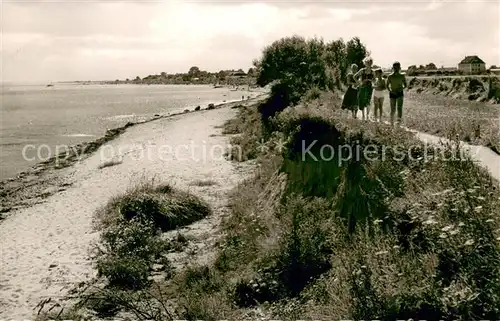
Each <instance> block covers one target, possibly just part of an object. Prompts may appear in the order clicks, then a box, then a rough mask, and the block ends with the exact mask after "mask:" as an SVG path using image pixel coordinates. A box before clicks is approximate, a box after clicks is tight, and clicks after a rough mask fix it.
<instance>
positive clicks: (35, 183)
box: [0, 93, 267, 224]
mask: <svg viewBox="0 0 500 321" xmlns="http://www.w3.org/2000/svg"><path fill="white" fill-rule="evenodd" d="M265 97H267V94H266V93H261V94H259V95H257V96H256V97H253V98H250V99H246V100H233V101H229V102H222V103H218V104H213V107H211V106H212V104H209V106H208V107H206V108H200V109H199V110H195V109H189V111H187V110H188V108H190V107H186V109H185V110H184V111H182V112H174V113H170V114H166V115H159V116H154V117H152V118H149V119H146V120H141V121H136V122H127V123H126V124H125V125H123V126H120V127H116V128H113V129H109V130H107V131H106V133H105V134H104V136H101V137H99V138H97V139H95V140H92V141H89V142H83V143H79V144H76V145H73V146H71V148H69V150H67V151H65V152H62V153H59V154H57V155H55V156H53V157H51V158H50V159H48V160H46V161H42V162H38V163H36V164H35V165H33V166H30V167H29V168H28V169H26V170H23V171H21V172H20V173H18V174H17V175H16V176H15V177H11V178H7V179H4V180H1V181H0V196H1V197H2V201H1V203H0V224H1V222H2V220H3V219H5V218H6V217H7V216H8V215H7V214H8V213H10V212H13V211H15V210H17V209H22V208H25V207H29V206H32V205H35V204H37V203H41V202H43V200H44V199H45V198H47V197H49V196H51V195H53V194H55V193H57V192H60V191H63V190H65V189H66V187H69V186H71V185H72V184H73V182H69V181H68V180H67V179H65V178H64V177H61V176H64V175H60V174H61V173H60V172H58V171H59V170H62V169H67V168H69V167H71V166H72V165H74V164H75V163H78V162H80V161H82V160H85V159H86V158H88V157H89V156H91V155H92V154H93V153H94V152H95V151H97V150H98V149H99V148H100V147H101V146H102V145H104V144H106V143H108V142H110V141H112V140H114V139H115V138H117V137H119V136H120V135H121V134H123V133H124V132H125V131H126V130H127V129H128V128H130V127H133V126H136V125H142V124H146V123H149V122H153V121H156V120H160V119H165V118H170V117H174V116H178V115H183V114H187V113H193V112H198V111H204V110H211V109H218V108H224V107H229V108H234V107H235V106H238V105H240V104H247V103H255V102H258V101H260V100H262V99H263V98H265ZM191 108H192V107H191Z"/></svg>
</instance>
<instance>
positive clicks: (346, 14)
mask: <svg viewBox="0 0 500 321" xmlns="http://www.w3.org/2000/svg"><path fill="white" fill-rule="evenodd" d="M498 10H499V4H498V2H496V1H495V2H491V1H490V2H488V1H483V2H478V1H476V0H475V1H453V2H451V1H449V2H446V1H440V0H435V1H412V2H401V1H374V2H366V1H364V0H363V1H361V0H359V1H357V0H355V1H350V2H347V1H345V0H343V1H340V0H339V1H314V2H310V1H309V2H308V1H294V0H292V1H270V2H264V1H260V2H259V1H258V2H256V1H249V0H248V1H247V0H238V1H229V0H228V1H222V0H220V1H203V0H198V1H179V0H177V1H176V0H171V1H168V2H157V1H144V2H141V1H126V2H125V1H124V2H120V1H104V2H95V1H93V0H92V1H91V0H85V1H71V2H57V3H55V2H50V1H49V2H32V1H30V2H22V1H7V2H5V1H4V3H3V20H2V43H3V47H2V49H1V54H2V66H3V74H2V78H3V80H24V79H40V80H42V79H43V80H47V79H48V80H57V79H61V80H73V79H115V78H132V77H135V76H136V75H139V76H145V75H147V74H151V73H159V72H161V71H167V72H183V71H186V70H187V69H188V68H189V67H190V66H192V65H198V66H200V68H202V69H208V70H220V69H226V68H243V69H246V68H248V67H250V66H251V62H252V60H253V59H254V58H257V57H258V56H259V55H260V53H261V50H262V48H263V47H264V46H266V45H268V44H270V43H271V42H272V41H274V40H277V39H279V38H280V37H284V36H291V35H293V34H299V35H302V36H305V37H312V36H318V37H323V38H324V39H325V40H327V41H329V40H334V39H338V38H339V37H342V38H344V39H345V40H348V39H350V38H352V37H354V36H359V37H360V38H361V40H362V41H363V42H364V43H366V45H367V46H368V48H369V49H370V50H371V52H372V55H373V58H374V59H375V61H376V63H377V64H380V65H383V66H385V65H390V63H391V62H392V61H393V60H396V59H397V60H400V61H401V62H402V64H403V65H408V64H425V63H428V62H431V61H433V62H435V63H436V64H441V63H442V64H445V65H455V64H456V62H457V60H459V59H460V58H461V57H463V55H465V54H478V55H479V56H481V57H482V58H483V59H484V60H486V62H487V63H491V64H499V63H500V59H499V57H498V41H499V37H500V36H499V31H498V30H499V29H500V28H496V26H499V11H498ZM471 48H472V49H473V50H472V49H471ZM472 51H473V52H472Z"/></svg>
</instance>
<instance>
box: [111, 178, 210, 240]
mask: <svg viewBox="0 0 500 321" xmlns="http://www.w3.org/2000/svg"><path fill="white" fill-rule="evenodd" d="M106 211H107V212H108V213H107V214H104V215H105V216H108V217H120V218H123V219H125V220H132V219H136V220H138V221H140V222H143V223H145V224H149V223H152V224H153V225H154V227H156V228H159V229H161V230H162V231H169V230H173V229H176V228H178V227H182V226H185V225H188V224H191V223H193V222H195V221H198V220H200V219H202V218H204V217H206V216H208V215H210V213H211V210H210V208H209V207H208V205H207V204H206V203H205V202H203V201H201V200H200V199H198V198H197V197H194V196H192V195H190V194H188V193H185V192H182V191H178V190H175V189H173V188H171V187H170V186H168V185H163V186H158V187H153V186H145V187H141V188H139V189H136V190H135V191H133V192H132V193H129V194H126V195H124V196H122V197H119V198H116V199H115V200H113V201H112V202H111V203H110V204H109V205H108V206H107V209H106Z"/></svg>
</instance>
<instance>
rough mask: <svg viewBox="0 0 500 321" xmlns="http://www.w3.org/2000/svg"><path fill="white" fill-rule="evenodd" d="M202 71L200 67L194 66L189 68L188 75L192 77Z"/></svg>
mask: <svg viewBox="0 0 500 321" xmlns="http://www.w3.org/2000/svg"><path fill="white" fill-rule="evenodd" d="M199 73H200V68H198V67H196V66H193V67H191V68H189V72H188V75H189V76H191V77H196V76H197V75H198V74H199Z"/></svg>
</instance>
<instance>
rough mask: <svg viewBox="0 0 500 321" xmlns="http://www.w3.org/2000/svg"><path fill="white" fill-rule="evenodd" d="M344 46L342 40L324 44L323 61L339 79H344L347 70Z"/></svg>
mask: <svg viewBox="0 0 500 321" xmlns="http://www.w3.org/2000/svg"><path fill="white" fill-rule="evenodd" d="M346 52H347V49H346V44H345V42H344V40H343V39H342V38H340V39H338V40H333V41H331V42H329V43H327V44H326V52H325V60H326V63H327V64H328V66H330V67H331V68H333V69H335V70H336V71H337V72H338V73H340V78H341V79H342V80H344V79H345V76H346V70H347V67H348V66H347V60H346V54H347V53H346Z"/></svg>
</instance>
